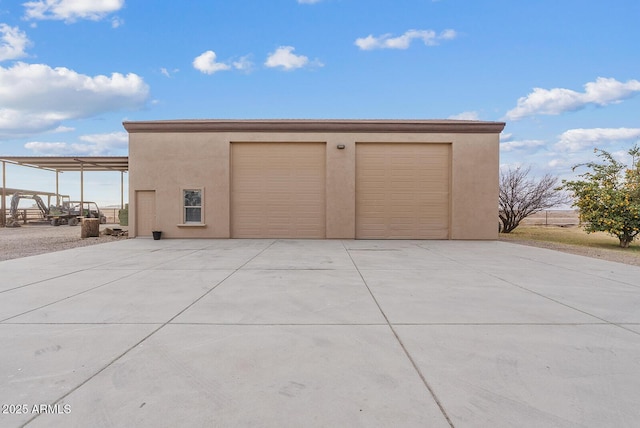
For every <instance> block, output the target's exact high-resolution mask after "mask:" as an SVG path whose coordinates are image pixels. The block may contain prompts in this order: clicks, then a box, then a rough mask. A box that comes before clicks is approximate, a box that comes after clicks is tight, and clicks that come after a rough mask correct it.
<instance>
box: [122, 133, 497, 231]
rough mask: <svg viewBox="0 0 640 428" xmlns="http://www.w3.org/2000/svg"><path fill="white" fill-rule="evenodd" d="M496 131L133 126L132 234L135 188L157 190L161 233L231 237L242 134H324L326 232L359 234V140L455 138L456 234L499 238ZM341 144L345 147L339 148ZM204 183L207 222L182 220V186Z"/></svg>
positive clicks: (261, 137)
mask: <svg viewBox="0 0 640 428" xmlns="http://www.w3.org/2000/svg"><path fill="white" fill-rule="evenodd" d="M498 135H499V134H498V133H478V134H474V133H462V134H457V133H380V132H368V133H353V132H325V133H323V132H157V133H156V132H134V133H130V136H129V172H130V173H129V189H130V196H129V201H131V202H132V204H131V206H130V217H131V218H130V222H129V224H130V226H129V228H130V235H131V236H136V230H135V229H136V227H135V216H136V207H135V200H136V199H135V192H136V190H155V191H156V205H157V211H156V219H157V220H156V222H157V229H158V230H162V232H163V238H164V237H166V238H178V237H180V238H189V237H194V238H195V237H198V238H229V237H230V212H229V206H230V178H229V177H230V165H231V159H230V153H231V150H230V148H231V144H232V143H233V142H234V141H237V142H248V141H256V142H260V141H262V142H294V141H295V142H319V141H320V142H326V144H327V150H326V157H327V158H326V167H327V174H326V177H327V178H326V180H327V182H326V198H327V199H326V210H327V212H326V219H327V224H326V234H327V238H345V239H352V238H354V237H355V188H356V183H355V177H356V176H355V166H356V165H355V160H356V156H355V155H356V145H357V143H374V142H384V143H394V142H398V143H450V144H451V145H452V160H451V162H452V165H451V174H452V176H451V223H450V224H451V234H450V237H451V239H497V236H498V227H497V222H498V220H497V219H498V213H497V210H498V202H497V201H498V168H499V154H498V150H499V137H498ZM338 144H344V145H345V149H344V150H339V149H337V147H336V146H337V145H338ZM185 187H204V189H205V195H204V197H205V200H204V221H205V224H206V226H204V227H186V226H179V225H180V224H181V223H182V205H181V197H182V193H181V191H182V189H183V188H185Z"/></svg>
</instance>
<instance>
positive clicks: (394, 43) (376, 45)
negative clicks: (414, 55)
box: [355, 29, 458, 51]
mask: <svg viewBox="0 0 640 428" xmlns="http://www.w3.org/2000/svg"><path fill="white" fill-rule="evenodd" d="M457 35H458V34H457V33H456V31H455V30H451V29H447V30H444V31H442V32H441V33H440V34H437V33H436V32H435V31H434V30H408V31H406V32H405V33H404V34H403V35H401V36H398V37H392V35H391V34H383V35H381V36H378V37H374V36H373V35H372V34H370V35H368V36H367V37H362V38H358V39H356V41H355V44H356V46H358V47H359V48H360V49H362V50H365V51H368V50H373V49H407V48H408V47H409V46H410V45H411V42H412V41H413V40H422V42H423V43H424V44H425V45H427V46H435V45H437V44H439V42H440V41H442V40H452V39H455V38H456V37H457Z"/></svg>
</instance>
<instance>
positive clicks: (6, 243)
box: [0, 224, 640, 266]
mask: <svg viewBox="0 0 640 428" xmlns="http://www.w3.org/2000/svg"><path fill="white" fill-rule="evenodd" d="M107 227H110V228H114V227H117V228H122V229H125V230H126V227H122V226H119V225H117V224H102V225H100V230H101V231H104V229H105V228H107ZM120 239H127V238H126V237H114V236H109V235H104V234H103V233H102V232H101V234H100V237H99V238H86V239H81V238H80V226H75V227H72V226H58V227H54V226H50V225H48V224H46V225H33V224H30V225H26V226H23V227H16V228H10V227H7V228H0V261H1V260H10V259H17V258H20V257H28V256H34V255H36V254H43V253H50V252H53V251H61V250H66V249H69V248H76V247H86V246H89V245H96V244H103V243H105V242H111V241H117V240H120ZM501 240H504V241H507V242H513V243H516V244H523V245H530V246H533V247H541V248H548V249H551V250H556V251H563V252H566V253H571V254H578V255H581V256H587V257H593V258H597V259H602V260H609V261H613V262H618V263H625V264H629V265H635V266H640V258H639V257H638V256H637V255H634V254H625V253H624V252H622V251H615V250H605V249H599V248H591V247H581V246H577V245H565V244H556V243H552V242H541V241H530V240H518V239H513V238H501Z"/></svg>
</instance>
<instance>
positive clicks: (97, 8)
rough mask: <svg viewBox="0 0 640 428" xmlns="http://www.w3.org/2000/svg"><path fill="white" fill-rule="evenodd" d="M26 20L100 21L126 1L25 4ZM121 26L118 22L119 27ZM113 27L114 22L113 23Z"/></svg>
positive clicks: (38, 1) (41, 0)
mask: <svg viewBox="0 0 640 428" xmlns="http://www.w3.org/2000/svg"><path fill="white" fill-rule="evenodd" d="M23 6H24V7H25V9H26V10H25V18H26V19H34V20H47V19H48V20H57V21H65V22H75V21H77V20H78V19H88V20H91V21H99V20H101V19H103V18H104V17H106V16H107V15H109V14H110V13H113V12H116V11H118V10H120V9H122V7H123V6H124V0H90V1H89V0H36V1H30V2H26V3H24V4H23ZM120 24H121V22H120V21H118V24H117V25H118V26H119V25H120ZM112 25H113V22H112Z"/></svg>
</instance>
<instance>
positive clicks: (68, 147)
mask: <svg viewBox="0 0 640 428" xmlns="http://www.w3.org/2000/svg"><path fill="white" fill-rule="evenodd" d="M80 140H82V141H83V142H84V143H71V144H69V143H62V142H40V141H32V142H29V143H26V144H25V145H24V147H25V148H26V149H28V150H31V151H32V152H33V153H34V154H36V155H40V156H69V155H84V156H111V155H116V154H119V153H123V152H126V149H127V146H128V143H129V136H128V134H127V133H126V132H112V133H109V134H91V135H83V136H81V137H80Z"/></svg>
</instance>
